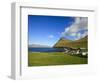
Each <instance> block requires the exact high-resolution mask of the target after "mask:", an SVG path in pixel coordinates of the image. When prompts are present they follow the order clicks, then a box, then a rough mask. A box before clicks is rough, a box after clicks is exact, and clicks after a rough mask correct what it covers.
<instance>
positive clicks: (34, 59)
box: [28, 52, 88, 66]
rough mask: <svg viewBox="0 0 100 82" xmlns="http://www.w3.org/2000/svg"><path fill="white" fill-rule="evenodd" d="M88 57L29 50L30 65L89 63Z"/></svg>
mask: <svg viewBox="0 0 100 82" xmlns="http://www.w3.org/2000/svg"><path fill="white" fill-rule="evenodd" d="M87 63H88V61H87V58H83V57H78V56H71V55H68V54H64V53H63V52H29V53H28V66H49V65H72V64H87Z"/></svg>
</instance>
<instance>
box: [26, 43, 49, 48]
mask: <svg viewBox="0 0 100 82" xmlns="http://www.w3.org/2000/svg"><path fill="white" fill-rule="evenodd" d="M28 47H33V48H44V47H45V48H46V47H50V46H47V45H40V44H29V45H28Z"/></svg>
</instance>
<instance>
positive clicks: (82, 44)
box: [54, 36, 88, 48]
mask: <svg viewBox="0 0 100 82" xmlns="http://www.w3.org/2000/svg"><path fill="white" fill-rule="evenodd" d="M54 47H56V48H57V47H71V48H87V47H88V37H87V36H86V37H84V38H82V39H80V40H75V41H71V40H66V39H63V38H61V39H60V40H59V41H58V42H57V43H56V44H55V45H54Z"/></svg>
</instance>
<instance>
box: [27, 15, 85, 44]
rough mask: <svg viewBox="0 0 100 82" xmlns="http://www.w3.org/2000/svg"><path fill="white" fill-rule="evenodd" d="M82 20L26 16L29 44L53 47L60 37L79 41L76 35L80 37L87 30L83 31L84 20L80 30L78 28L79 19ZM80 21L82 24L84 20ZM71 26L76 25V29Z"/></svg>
mask: <svg viewBox="0 0 100 82" xmlns="http://www.w3.org/2000/svg"><path fill="white" fill-rule="evenodd" d="M82 18H83V17H81V18H80V17H77V19H76V17H63V16H41V15H28V39H29V44H41V45H48V46H53V45H54V44H55V43H56V42H57V41H58V40H59V39H60V37H65V38H66V39H70V40H76V39H79V38H77V36H78V34H79V36H80V35H83V34H84V33H85V34H86V33H87V29H83V28H84V27H85V28H86V27H87V26H86V25H85V24H86V22H87V20H86V18H85V23H82V24H81V28H79V25H80V23H81V22H80V19H82ZM81 21H82V22H84V19H82V20H81ZM73 25H74V26H75V25H76V29H75V28H74V26H73ZM82 26H83V27H82ZM70 28H71V29H72V30H71V29H70ZM73 28H74V31H73ZM75 30H76V31H75ZM85 34H84V35H85ZM76 35H77V36H76Z"/></svg>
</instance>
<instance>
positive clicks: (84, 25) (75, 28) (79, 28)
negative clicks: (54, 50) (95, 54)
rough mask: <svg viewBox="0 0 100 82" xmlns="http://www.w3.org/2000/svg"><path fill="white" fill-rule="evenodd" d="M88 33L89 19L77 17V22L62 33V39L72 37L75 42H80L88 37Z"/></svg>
mask: <svg viewBox="0 0 100 82" xmlns="http://www.w3.org/2000/svg"><path fill="white" fill-rule="evenodd" d="M87 32H88V18H87V17H76V18H75V22H74V23H73V24H72V25H70V26H69V27H66V28H65V30H64V32H62V37H72V38H73V40H78V39H80V38H83V37H85V36H86V35H87Z"/></svg>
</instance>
